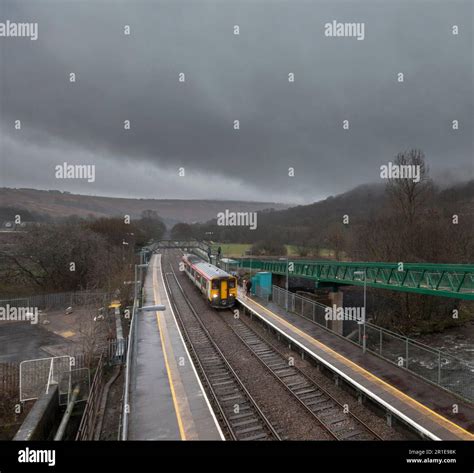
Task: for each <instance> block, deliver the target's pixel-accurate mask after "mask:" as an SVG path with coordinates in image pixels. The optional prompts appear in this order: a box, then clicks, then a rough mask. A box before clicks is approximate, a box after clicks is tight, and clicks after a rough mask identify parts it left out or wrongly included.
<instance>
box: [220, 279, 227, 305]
mask: <svg viewBox="0 0 474 473" xmlns="http://www.w3.org/2000/svg"><path fill="white" fill-rule="evenodd" d="M227 292H228V290H227V279H221V300H226V299H227Z"/></svg>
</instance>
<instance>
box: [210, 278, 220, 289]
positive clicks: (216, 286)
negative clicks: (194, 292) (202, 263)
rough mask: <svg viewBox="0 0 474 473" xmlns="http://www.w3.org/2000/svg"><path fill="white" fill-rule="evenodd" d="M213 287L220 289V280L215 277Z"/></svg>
mask: <svg viewBox="0 0 474 473" xmlns="http://www.w3.org/2000/svg"><path fill="white" fill-rule="evenodd" d="M212 289H219V280H218V279H213V280H212Z"/></svg>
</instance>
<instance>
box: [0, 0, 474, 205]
mask: <svg viewBox="0 0 474 473" xmlns="http://www.w3.org/2000/svg"><path fill="white" fill-rule="evenodd" d="M0 12H1V18H9V19H12V20H15V19H18V20H24V21H38V22H39V39H38V41H29V40H24V39H11V38H10V39H6V38H1V39H0V54H1V60H2V62H1V64H2V65H1V70H0V80H1V89H0V90H1V92H0V100H1V127H2V133H3V134H5V135H6V136H8V143H9V145H8V149H9V153H10V155H9V156H8V157H7V156H6V148H7V146H6V145H5V144H4V145H3V147H2V149H3V151H2V154H3V155H4V162H3V164H2V169H3V175H4V178H3V181H4V182H3V185H9V183H16V182H24V183H25V184H23V185H25V186H26V185H28V186H30V187H35V186H38V187H45V186H51V187H58V186H57V185H55V182H54V181H51V180H50V179H48V178H47V177H45V176H43V177H42V173H39V174H38V173H35V172H31V175H29V174H28V172H26V173H25V166H23V167H22V166H21V165H19V163H24V164H25V165H26V163H27V162H29V160H31V154H30V155H29V154H28V152H27V150H30V152H31V153H32V152H33V151H31V150H35V152H34V153H35V156H36V162H37V163H39V162H47V161H48V160H49V161H50V159H49V157H48V156H55V159H56V158H59V159H60V157H61V156H64V160H66V161H67V160H70V161H73V160H75V159H76V160H78V159H82V160H83V159H85V158H84V156H88V157H89V158H90V159H92V160H94V162H95V163H96V165H97V168H98V170H102V172H103V173H104V174H103V175H102V180H101V181H100V182H101V186H99V185H97V189H92V190H91V188H90V187H87V186H84V188H83V189H82V190H83V191H84V192H87V193H91V192H92V193H94V192H99V191H100V193H104V192H105V193H109V194H110V195H116V194H118V193H119V191H120V192H124V191H125V192H130V195H134V196H135V195H139V194H140V192H142V193H143V195H150V193H152V195H151V196H155V195H154V194H153V192H156V191H155V189H153V186H152V185H147V186H142V185H138V186H137V184H133V182H134V183H139V182H144V181H145V182H150V180H149V176H156V179H160V176H161V177H163V176H166V182H163V185H162V186H161V191H160V193H162V192H165V190H166V189H168V191H167V192H169V193H170V194H173V192H174V193H175V194H176V193H177V194H178V196H179V195H182V196H183V197H193V196H195V197H211V196H212V197H214V196H217V197H219V196H220V197H221V198H225V197H227V196H229V193H230V194H231V196H229V197H232V198H237V197H238V196H239V195H240V197H244V198H248V199H252V198H256V199H257V198H258V199H265V200H268V199H269V198H270V199H274V200H283V198H285V199H288V200H292V201H295V202H297V201H298V202H300V201H312V200H315V199H317V198H320V197H323V196H325V195H328V194H335V193H338V192H341V191H344V190H347V189H348V188H350V187H352V186H355V185H357V184H360V183H364V182H369V181H374V180H376V179H377V178H378V174H379V166H380V164H382V163H384V162H387V161H388V160H390V159H392V158H393V156H394V155H395V154H396V153H397V152H399V151H402V150H404V149H406V148H409V147H419V148H422V149H423V150H424V151H425V153H426V155H427V157H428V159H429V164H430V167H431V169H432V171H433V173H434V174H435V175H436V174H438V175H444V174H446V173H449V174H450V175H452V174H453V173H454V174H459V172H458V171H457V170H458V169H462V170H463V172H462V174H463V175H464V177H469V176H471V177H472V176H473V167H472V166H473V142H472V128H473V113H472V111H473V96H474V94H473V81H472V79H473V77H472V60H473V54H472V53H473V51H472V8H471V5H470V2H468V1H466V2H449V3H438V2H419V3H409V2H404V1H403V2H401V1H390V2H384V5H383V7H382V6H381V4H380V2H362V1H361V2H357V5H355V4H350V3H339V2H337V3H336V2H315V1H300V0H296V1H292V2H289V1H288V2H269V1H268V2H255V3H251V2H246V1H242V0H238V1H237V0H235V1H234V2H232V3H231V2H218V1H213V2H210V1H199V2H197V1H195V2H181V1H178V2H162V1H158V0H157V1H153V2H148V1H147V2H133V6H132V4H130V3H127V2H114V3H113V4H112V2H108V1H102V2H101V1H97V2H65V1H64V2H58V1H55V2H25V1H19V2H14V3H13V2H2V4H1V6H0ZM333 19H335V20H338V21H361V22H364V23H365V25H366V26H365V35H366V39H365V40H364V41H356V40H355V39H349V38H326V37H324V35H323V32H324V23H326V22H328V21H332V20H333ZM125 24H130V25H131V28H132V34H131V36H130V37H126V36H124V35H123V33H122V29H123V25H125ZM234 24H238V25H239V26H240V28H241V34H240V36H238V37H236V36H234V35H233V34H232V27H233V25H234ZM452 24H458V25H459V26H460V31H461V34H460V35H459V36H458V37H453V36H452V35H451V30H450V29H451V25H452ZM70 72H75V73H77V82H76V83H75V84H71V83H69V82H68V75H69V73H70ZM179 72H185V74H186V83H185V84H180V83H178V80H177V76H178V73H179ZM288 72H294V73H295V77H296V81H295V83H293V84H290V83H288V80H287V74H288ZM397 72H403V73H404V74H405V82H404V83H403V84H398V83H397V82H396V80H395V78H396V73H397ZM15 119H21V120H22V122H23V124H24V128H23V130H22V131H21V132H20V133H18V132H16V131H14V130H12V123H13V120H15ZM125 119H129V120H131V124H132V129H131V130H130V131H128V132H125V131H124V130H123V120H125ZM235 119H238V120H240V124H241V130H240V131H239V132H235V131H234V130H233V129H232V123H233V120H235ZM344 119H349V120H350V130H349V131H343V130H342V120H344ZM453 119H458V120H459V121H460V123H461V128H460V130H458V131H457V132H455V133H454V132H453V131H452V130H451V129H450V123H451V121H452V120H453ZM12 140H13V141H14V142H15V145H13V144H12ZM5 141H7V140H5ZM22 147H23V150H22ZM55 150H56V151H55ZM42 153H43V154H44V153H46V154H47V155H48V156H44V155H43V154H42ZM13 158H14V159H15V162H16V165H13V164H12V159H13ZM60 162H62V161H60ZM181 166H184V167H185V168H186V171H187V176H188V178H189V179H193V180H192V181H190V180H180V178H178V177H177V168H178V167H181ZM288 167H294V168H295V171H296V176H295V177H294V178H291V179H290V178H288V175H287V170H288ZM21 168H22V169H23V174H21V172H20V171H19V169H21ZM27 168H28V166H26V169H27ZM123 169H128V170H129V172H128V173H126V174H125V175H124V172H123ZM453 169H456V171H455V172H454V171H452V170H453ZM43 174H44V173H43ZM127 178H128V179H130V182H127ZM28 182H29V184H26V183H28ZM12 185H13V184H12ZM80 185H81V184H80V183H78V184H77V186H78V187H79V188H78V189H75V191H78V190H79V191H80V190H81V188H80ZM233 194H237V195H233ZM160 196H161V197H167V196H168V195H160ZM171 196H173V197H176V195H170V197H171Z"/></svg>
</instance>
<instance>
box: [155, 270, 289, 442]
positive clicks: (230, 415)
mask: <svg viewBox="0 0 474 473" xmlns="http://www.w3.org/2000/svg"><path fill="white" fill-rule="evenodd" d="M168 267H169V268H170V271H169V272H164V280H165V284H166V289H167V291H168V295H169V298H170V301H171V304H172V306H173V309H174V311H175V314H176V316H177V318H178V320H179V323H180V326H181V330H182V332H183V336H184V338H185V340H186V343H187V344H188V347H189V349H190V354H191V357H192V358H193V362H194V364H195V367H196V369H197V370H198V372H199V374H200V376H201V379H202V380H203V382H204V383H205V385H206V386H207V390H208V392H209V393H210V397H211V402H212V403H213V405H214V408H215V412H216V415H217V416H218V417H219V418H220V421H221V424H222V425H223V426H224V428H225V430H226V433H227V437H228V438H230V439H231V440H281V438H280V435H279V433H278V432H277V430H276V429H275V427H274V426H273V425H272V424H271V423H270V421H269V420H268V419H267V418H266V417H265V415H264V414H263V412H262V411H261V409H260V408H259V407H258V405H257V403H256V401H255V400H254V399H253V398H252V396H251V395H250V393H249V392H248V391H247V389H246V388H245V386H244V384H243V383H242V381H241V380H240V379H239V377H238V376H237V374H236V373H235V371H234V370H233V369H232V367H231V365H230V364H229V362H228V361H227V360H226V358H225V356H224V355H223V353H222V352H221V350H220V349H219V347H218V346H217V345H216V343H215V342H214V341H213V340H212V337H211V335H210V334H209V332H208V331H207V329H206V328H205V326H204V324H203V323H202V321H201V319H200V318H199V315H198V314H197V312H196V311H195V309H194V307H193V305H192V304H191V302H190V300H189V299H188V297H187V296H186V294H185V292H184V290H183V288H182V287H181V285H180V283H179V281H178V279H177V277H176V274H175V273H174V270H173V268H172V266H171V265H169V266H168ZM163 268H164V265H163ZM163 271H165V270H164V269H163Z"/></svg>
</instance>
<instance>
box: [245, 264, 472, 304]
mask: <svg viewBox="0 0 474 473" xmlns="http://www.w3.org/2000/svg"><path fill="white" fill-rule="evenodd" d="M237 261H238V266H239V267H240V268H252V269H257V270H259V271H269V272H272V273H274V274H281V275H286V274H288V275H289V276H290V277H291V276H298V277H303V278H309V279H313V280H314V281H316V282H318V283H333V284H348V285H357V286H363V285H364V284H365V283H366V284H367V286H371V287H376V288H381V289H390V290H394V291H403V292H413V293H418V294H429V295H434V296H443V297H454V298H457V299H468V300H474V265H467V264H430V263H374V262H370V263H369V262H350V263H349V262H338V261H311V260H291V259H289V260H288V261H287V260H286V259H285V260H265V259H250V258H240V259H237Z"/></svg>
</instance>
